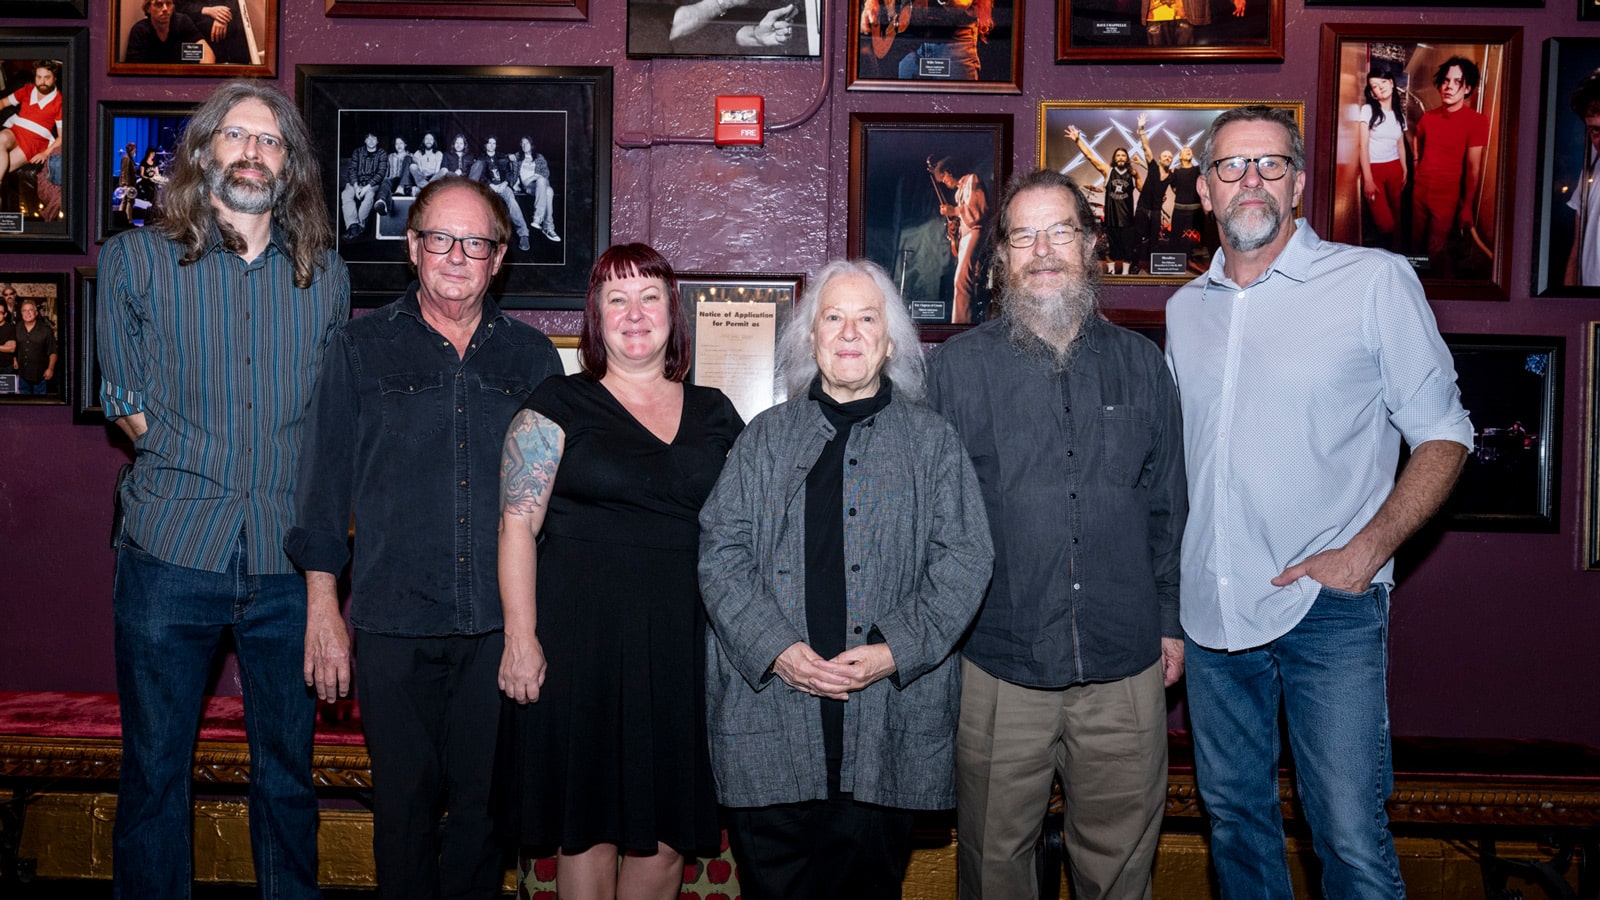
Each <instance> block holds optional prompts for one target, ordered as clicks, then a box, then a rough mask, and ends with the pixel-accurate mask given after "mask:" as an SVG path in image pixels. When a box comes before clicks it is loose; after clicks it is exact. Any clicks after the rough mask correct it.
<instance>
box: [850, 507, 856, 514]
mask: <svg viewBox="0 0 1600 900" xmlns="http://www.w3.org/2000/svg"><path fill="white" fill-rule="evenodd" d="M855 514H856V508H855V507H854V506H852V507H850V515H852V516H853V515H855Z"/></svg>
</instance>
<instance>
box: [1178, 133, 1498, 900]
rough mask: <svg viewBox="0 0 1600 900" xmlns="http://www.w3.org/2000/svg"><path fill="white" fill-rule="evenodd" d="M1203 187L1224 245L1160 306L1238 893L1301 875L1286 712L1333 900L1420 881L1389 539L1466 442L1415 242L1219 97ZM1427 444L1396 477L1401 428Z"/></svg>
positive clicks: (1194, 703)
mask: <svg viewBox="0 0 1600 900" xmlns="http://www.w3.org/2000/svg"><path fill="white" fill-rule="evenodd" d="M1200 165H1201V170H1202V173H1203V177H1202V179H1201V181H1200V183H1199V190H1200V197H1201V199H1202V201H1203V202H1204V204H1205V207H1206V209H1207V210H1209V211H1210V212H1212V213H1213V214H1214V215H1215V216H1216V219H1217V224H1218V227H1219V231H1220V232H1221V238H1222V252H1220V253H1218V254H1217V255H1216V257H1215V258H1214V259H1213V261H1212V264H1211V268H1210V270H1209V271H1208V272H1207V273H1206V274H1205V275H1202V276H1200V277H1199V278H1196V279H1195V280H1194V281H1192V282H1190V283H1189V284H1188V285H1186V286H1185V287H1184V288H1182V289H1181V290H1180V291H1178V293H1177V294H1175V295H1174V296H1173V297H1172V299H1171V300H1170V301H1168V303H1167V336H1168V337H1167V341H1168V343H1167V361H1168V364H1169V365H1170V366H1171V367H1172V371H1173V375H1174V377H1175V378H1176V379H1177V382H1178V391H1179V394H1180V395H1181V402H1182V407H1183V425H1184V449H1185V458H1186V461H1187V465H1188V472H1189V507H1190V510H1189V523H1188V528H1187V530H1186V531H1185V533H1184V540H1183V561H1182V569H1181V570H1182V584H1183V604H1182V607H1181V619H1182V622H1183V628H1184V633H1185V637H1186V646H1185V657H1186V660H1187V666H1188V684H1189V694H1188V696H1189V710H1190V715H1191V719H1192V723H1193V728H1194V746H1195V764H1196V771H1197V775H1198V778H1199V784H1200V791H1201V796H1202V798H1203V799H1204V801H1205V804H1206V809H1207V812H1208V815H1209V816H1210V819H1211V826H1212V837H1211V850H1212V859H1213V862H1214V863H1215V865H1216V869H1217V876H1218V880H1219V882H1220V884H1221V887H1222V895H1223V896H1224V897H1227V898H1234V897H1282V898H1289V897H1292V896H1293V892H1292V890H1291V888H1290V885H1289V873H1288V867H1287V863H1286V858H1285V853H1284V847H1283V841H1284V838H1283V822H1282V817H1281V814H1280V810H1279V806H1278V779H1277V777H1276V773H1277V766H1278V749H1279V746H1280V740H1279V735H1278V721H1279V718H1278V711H1279V705H1280V703H1281V704H1282V705H1283V707H1284V710H1285V711H1286V713H1287V721H1288V728H1289V744H1290V748H1291V749H1292V751H1293V753H1294V758H1295V771H1296V778H1297V784H1298V786H1299V792H1300V796H1301V799H1302V801H1303V803H1304V808H1305V815H1306V819H1307V820H1308V822H1309V823H1310V825H1311V829H1312V833H1313V836H1314V838H1315V848H1316V852H1317V856H1318V857H1319V858H1320V859H1321V861H1322V865H1323V890H1324V892H1325V893H1326V895H1327V896H1328V897H1330V898H1339V897H1403V896H1404V894H1405V886H1404V884H1403V883H1402V882H1401V880H1400V870H1399V864H1398V862H1397V860H1396V857H1395V852H1394V840H1393V838H1392V836H1391V835H1390V834H1389V831H1388V828H1387V816H1386V814H1385V811H1384V803H1385V801H1386V800H1387V798H1388V795H1389V793H1390V791H1391V788H1392V782H1393V768H1392V765H1391V761H1390V756H1389V713H1388V704H1387V698H1386V682H1387V675H1388V651H1387V643H1388V614H1389V591H1390V589H1391V588H1392V587H1393V585H1394V574H1393V572H1394V561H1393V559H1392V557H1393V555H1394V551H1395V549H1396V548H1397V547H1399V546H1400V544H1401V543H1403V542H1404V541H1405V540H1406V539H1407V538H1409V537H1410V536H1411V535H1412V534H1413V533H1414V532H1415V531H1416V530H1417V529H1418V528H1419V527H1421V525H1422V524H1423V523H1424V522H1426V521H1427V520H1428V518H1429V517H1430V516H1432V515H1433V513H1434V512H1435V511H1436V510H1437V509H1438V508H1439V506H1440V504H1442V503H1443V502H1444V500H1445V498H1446V497H1447V496H1448V495H1449V493H1450V489H1451V487H1452V486H1453V485H1454V484H1455V480H1456V477H1457V475H1459V474H1460V471H1461V465H1462V463H1463V461H1464V460H1465V458H1466V453H1467V450H1468V449H1469V448H1470V446H1471V443H1472V425H1471V423H1470V422H1469V421H1468V420H1467V414H1466V412H1465V411H1464V410H1463V409H1462V408H1461V399H1460V393H1459V391H1458V390H1457V389H1456V384H1455V377H1456V376H1455V368H1454V365H1453V363H1452V361H1451V358H1450V352H1449V350H1448V348H1446V346H1445V344H1444V341H1443V340H1442V339H1441V338H1440V337H1439V332H1438V327H1437V325H1436V324H1435V322H1434V318H1433V313H1432V311H1431V310H1430V309H1429V307H1428V304H1427V301H1426V299H1425V298H1424V296H1423V293H1422V287H1421V284H1420V283H1419V282H1418V281H1417V278H1416V276H1415V275H1414V274H1413V273H1412V271H1411V268H1410V267H1409V266H1408V265H1407V264H1406V261H1405V260H1404V259H1402V258H1401V257H1398V256H1395V255H1393V254H1390V253H1387V252H1384V251H1381V250H1372V249H1365V248H1360V247H1351V246H1347V245H1344V244H1333V243H1328V242H1325V241H1323V240H1321V239H1320V238H1319V237H1317V235H1316V234H1315V233H1314V232H1313V231H1312V230H1311V228H1310V227H1309V226H1308V225H1307V224H1306V222H1305V220H1303V219H1299V220H1296V219H1293V218H1291V216H1292V214H1293V210H1294V208H1295V207H1296V206H1297V205H1298V204H1299V202H1300V196H1301V192H1302V191H1303V190H1304V188H1305V147H1304V144H1303V142H1302V139H1301V137H1300V131H1299V127H1298V126H1297V124H1296V123H1295V121H1294V118H1293V116H1292V115H1291V114H1290V113H1288V112H1287V111H1284V110H1274V109H1269V108H1267V107H1260V106H1253V107H1242V108H1239V109H1234V110H1229V111H1227V112H1225V113H1223V114H1222V115H1220V116H1218V117H1217V119H1216V120H1215V121H1214V122H1213V124H1212V126H1211V129H1210V131H1209V133H1208V135H1207V138H1206V142H1205V148H1204V151H1203V152H1202V154H1201V157H1200ZM1402 438H1403V439H1404V440H1405V441H1406V443H1407V444H1408V445H1409V446H1410V447H1411V451H1412V455H1411V459H1410V461H1409V462H1408V463H1407V464H1406V467H1405V470H1404V471H1403V472H1402V473H1401V475H1400V477H1399V479H1398V481H1396V479H1395V477H1394V471H1395V465H1396V463H1397V460H1398V457H1399V450H1400V441H1401V439H1402Z"/></svg>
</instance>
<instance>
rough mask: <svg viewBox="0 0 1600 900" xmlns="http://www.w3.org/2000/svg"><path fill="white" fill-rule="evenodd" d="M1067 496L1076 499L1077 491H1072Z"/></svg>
mask: <svg viewBox="0 0 1600 900" xmlns="http://www.w3.org/2000/svg"><path fill="white" fill-rule="evenodd" d="M1067 497H1068V499H1071V500H1076V499H1078V492H1077V491H1073V492H1072V493H1070V494H1068V495H1067Z"/></svg>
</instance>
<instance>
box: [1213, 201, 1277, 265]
mask: <svg viewBox="0 0 1600 900" xmlns="http://www.w3.org/2000/svg"><path fill="white" fill-rule="evenodd" d="M1256 196H1257V197H1261V198H1262V199H1265V200H1266V203H1267V208H1266V209H1264V210H1262V211H1261V212H1259V213H1251V214H1241V213H1240V212H1239V211H1238V210H1237V209H1235V208H1234V207H1233V204H1234V203H1238V202H1239V201H1240V200H1242V199H1244V194H1242V193H1241V194H1239V195H1237V196H1235V197H1234V198H1233V201H1232V202H1231V203H1229V204H1228V209H1226V210H1224V212H1225V213H1226V215H1222V216H1218V217H1217V225H1218V226H1219V227H1221V229H1222V234H1223V236H1224V237H1226V238H1227V239H1228V240H1227V245H1228V248H1229V249H1231V250H1235V251H1238V252H1240V253H1248V252H1250V251H1251V250H1258V249H1260V248H1262V247H1265V246H1266V245H1267V244H1270V243H1272V239H1273V238H1275V237H1277V236H1278V232H1279V230H1281V229H1282V228H1283V210H1282V209H1279V208H1278V201H1277V200H1276V199H1275V198H1273V196H1272V195H1271V194H1267V193H1265V192H1263V193H1262V194H1259V195H1256ZM1251 199H1255V198H1254V197H1252V198H1251Z"/></svg>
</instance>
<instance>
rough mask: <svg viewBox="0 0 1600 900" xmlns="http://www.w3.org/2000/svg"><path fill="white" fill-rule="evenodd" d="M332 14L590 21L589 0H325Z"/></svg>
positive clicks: (363, 17)
mask: <svg viewBox="0 0 1600 900" xmlns="http://www.w3.org/2000/svg"><path fill="white" fill-rule="evenodd" d="M324 4H325V5H324V6H323V14H324V15H326V16H328V17H329V18H341V17H343V18H355V19H544V20H551V21H566V22H586V21H588V19H589V0H465V2H461V3H456V2H451V3H438V2H436V0H324Z"/></svg>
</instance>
